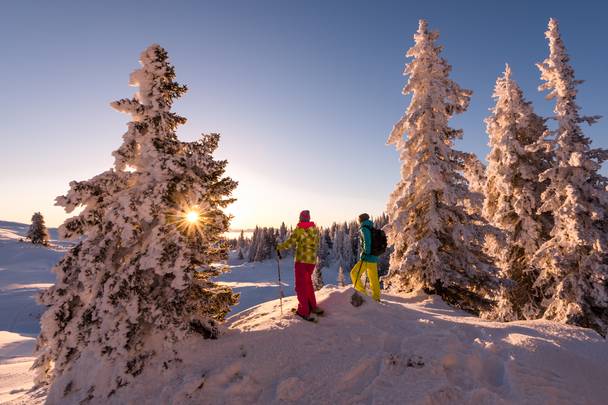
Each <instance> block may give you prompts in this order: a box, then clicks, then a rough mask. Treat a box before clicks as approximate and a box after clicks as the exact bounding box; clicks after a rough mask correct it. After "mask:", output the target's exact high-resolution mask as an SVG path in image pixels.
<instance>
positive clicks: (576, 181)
mask: <svg viewBox="0 0 608 405" xmlns="http://www.w3.org/2000/svg"><path fill="white" fill-rule="evenodd" d="M545 36H546V37H547V39H548V40H549V57H548V58H547V59H545V60H544V61H543V62H542V63H539V64H538V65H537V66H538V68H539V69H540V71H541V78H542V79H543V80H544V83H543V84H542V85H541V86H540V88H539V89H540V90H541V91H542V90H548V91H549V93H548V95H547V98H548V99H554V100H555V108H554V110H553V111H554V113H555V115H554V118H555V120H556V121H557V129H556V130H555V131H552V133H551V134H550V135H552V136H551V137H547V139H546V140H545V142H546V144H547V145H548V146H549V147H550V149H551V150H552V151H554V153H555V160H556V163H555V164H554V166H553V167H551V168H549V169H548V170H547V171H545V172H544V173H542V175H541V177H540V180H541V181H545V180H548V181H549V185H548V187H547V189H546V190H545V191H544V192H543V193H542V196H541V202H542V205H541V207H540V209H539V211H540V212H551V213H553V218H554V226H553V229H552V230H551V234H550V239H549V240H548V241H546V242H545V243H543V245H542V246H541V247H540V249H539V250H538V251H537V252H536V254H535V255H534V257H533V259H532V263H533V264H534V265H536V266H537V267H538V268H539V269H540V274H539V276H538V278H537V279H536V281H535V283H534V287H535V288H538V289H539V290H540V291H541V292H542V296H543V298H544V299H543V301H542V303H541V314H542V317H543V318H545V319H550V320H554V321H557V322H562V323H568V324H574V325H579V326H583V327H587V328H593V329H595V330H596V331H598V332H599V333H600V334H602V335H603V336H606V334H607V332H608V255H607V253H606V252H608V192H607V191H606V188H607V187H608V179H607V178H606V177H604V176H602V175H601V174H600V173H599V170H600V168H601V165H602V163H603V162H604V161H606V160H607V159H608V151H606V150H604V149H592V148H591V139H589V138H588V137H587V136H585V134H584V133H583V130H582V128H581V124H582V123H584V122H586V123H588V124H593V123H595V122H596V120H597V119H598V118H599V117H597V116H593V117H586V116H582V115H581V114H580V107H579V106H578V105H577V103H576V95H577V92H578V91H577V86H578V85H579V84H580V83H581V81H580V80H576V79H575V77H574V69H573V68H572V66H571V65H570V63H569V59H570V58H569V57H568V54H567V53H566V48H565V46H564V43H563V41H562V39H561V36H560V32H559V28H558V24H557V21H556V20H554V19H551V20H550V21H549V29H548V30H547V32H546V33H545Z"/></svg>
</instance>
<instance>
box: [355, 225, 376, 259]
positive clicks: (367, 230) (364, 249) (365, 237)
mask: <svg viewBox="0 0 608 405" xmlns="http://www.w3.org/2000/svg"><path fill="white" fill-rule="evenodd" d="M373 227H374V223H373V222H372V221H370V220H369V219H367V220H365V221H363V222H361V226H360V227H359V259H360V260H361V261H363V262H370V263H378V256H372V254H371V253H372V230H371V229H372V228H373Z"/></svg>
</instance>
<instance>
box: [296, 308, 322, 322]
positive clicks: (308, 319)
mask: <svg viewBox="0 0 608 405" xmlns="http://www.w3.org/2000/svg"><path fill="white" fill-rule="evenodd" d="M296 315H297V316H299V317H300V318H302V319H304V320H305V321H308V322H312V323H317V322H319V320H318V319H317V318H316V317H314V316H304V315H301V314H300V313H299V312H298V311H296Z"/></svg>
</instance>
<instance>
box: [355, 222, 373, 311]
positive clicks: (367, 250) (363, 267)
mask: <svg viewBox="0 0 608 405" xmlns="http://www.w3.org/2000/svg"><path fill="white" fill-rule="evenodd" d="M373 227H374V223H373V222H372V221H371V220H370V219H369V215H368V214H361V215H359V261H358V262H357V263H356V264H355V266H354V267H353V268H352V270H351V271H350V278H351V280H352V281H353V285H354V286H355V289H356V290H357V291H360V292H362V293H364V294H366V291H365V286H364V285H363V283H362V282H361V274H364V273H365V272H367V279H368V280H369V284H370V286H371V287H372V298H373V299H374V300H376V301H380V282H379V281H378V256H373V255H372V254H371V252H372V228H373Z"/></svg>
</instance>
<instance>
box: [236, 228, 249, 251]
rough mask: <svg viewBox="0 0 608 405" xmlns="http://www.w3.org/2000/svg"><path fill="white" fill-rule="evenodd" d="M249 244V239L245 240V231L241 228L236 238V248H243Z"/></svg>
mask: <svg viewBox="0 0 608 405" xmlns="http://www.w3.org/2000/svg"><path fill="white" fill-rule="evenodd" d="M246 246H247V241H246V240H245V231H243V230H241V233H240V234H239V237H238V239H237V240H236V250H241V251H242V250H243V249H245V247H246Z"/></svg>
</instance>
